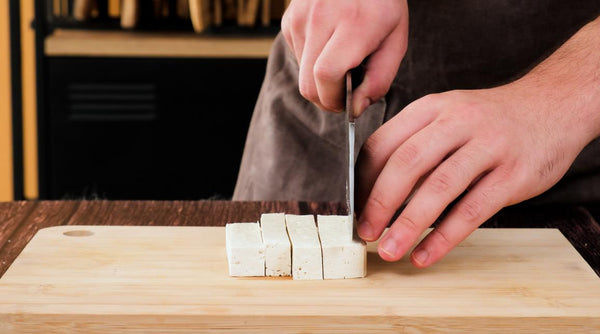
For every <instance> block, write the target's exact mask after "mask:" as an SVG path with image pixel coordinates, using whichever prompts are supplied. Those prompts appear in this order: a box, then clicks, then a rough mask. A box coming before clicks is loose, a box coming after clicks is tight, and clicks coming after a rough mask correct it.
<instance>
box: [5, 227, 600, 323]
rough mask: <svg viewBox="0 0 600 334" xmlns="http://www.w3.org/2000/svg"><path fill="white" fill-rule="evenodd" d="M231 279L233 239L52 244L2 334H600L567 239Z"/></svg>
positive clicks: (153, 235)
mask: <svg viewBox="0 0 600 334" xmlns="http://www.w3.org/2000/svg"><path fill="white" fill-rule="evenodd" d="M369 246H370V252H369V254H368V276H367V277H366V278H363V279H349V280H328V281H293V280H291V279H288V278H283V279H282V278H233V277H229V276H228V274H227V259H226V254H225V233H224V228H223V227H149V226H144V227H141V226H127V227H121V226H61V227H53V228H48V229H44V230H41V231H39V232H38V233H37V234H36V236H35V237H34V238H33V240H32V241H31V242H30V243H29V245H28V246H27V247H26V248H25V249H24V250H23V252H22V254H21V255H20V256H19V258H18V259H17V260H16V261H15V262H14V263H13V265H12V266H11V267H10V269H9V270H8V271H7V272H6V274H5V275H4V277H2V278H1V279H0V333H72V332H81V333H92V334H93V333H149V332H152V333H173V332H176V333H203V332H206V333H215V332H257V333H268V332H274V333H282V332H303V333H308V332H337V333H348V332H358V333H370V332H372V333H381V332H386V331H387V332H394V333H448V332H450V333H457V332H470V333H486V332H498V333H515V332H526V333H561V334H562V333H592V332H596V333H597V332H598V331H600V279H599V278H598V277H597V276H596V275H595V273H594V272H593V271H592V269H591V268H590V267H589V266H588V265H587V264H586V263H585V261H584V260H583V259H582V258H581V257H580V256H579V254H578V253H577V252H576V251H575V250H574V249H573V248H572V247H571V245H570V244H569V242H568V241H567V240H566V239H565V238H564V237H563V236H562V234H560V232H559V231H557V230H553V229H480V230H477V231H476V232H475V233H473V234H472V235H471V237H469V238H468V239H467V240H466V241H465V242H463V243H462V244H461V245H460V246H459V247H458V248H456V249H455V250H454V251H453V252H452V253H451V254H450V255H448V256H447V258H445V259H444V260H443V261H442V262H440V263H438V264H437V265H435V266H433V267H431V268H428V269H416V268H413V267H412V266H411V265H410V263H409V262H408V261H406V260H402V261H400V262H399V263H386V262H384V261H382V260H380V259H379V258H378V256H377V254H376V253H375V252H374V250H375V245H374V244H371V245H369Z"/></svg>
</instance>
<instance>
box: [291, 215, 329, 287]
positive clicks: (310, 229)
mask: <svg viewBox="0 0 600 334" xmlns="http://www.w3.org/2000/svg"><path fill="white" fill-rule="evenodd" d="M285 220H286V225H287V231H288V235H289V236H290V240H291V242H292V276H293V277H294V279H295V280H318V279H323V262H322V259H321V243H320V242H319V233H318V232H317V226H316V225H315V218H314V217H313V216H312V215H285Z"/></svg>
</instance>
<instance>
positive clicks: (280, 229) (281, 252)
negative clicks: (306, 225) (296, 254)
mask: <svg viewBox="0 0 600 334" xmlns="http://www.w3.org/2000/svg"><path fill="white" fill-rule="evenodd" d="M260 229H261V231H262V239H263V242H264V245H265V275H266V276H291V275H292V249H291V245H290V239H289V237H288V233H287V230H286V227H285V214H283V213H263V214H262V215H261V216H260Z"/></svg>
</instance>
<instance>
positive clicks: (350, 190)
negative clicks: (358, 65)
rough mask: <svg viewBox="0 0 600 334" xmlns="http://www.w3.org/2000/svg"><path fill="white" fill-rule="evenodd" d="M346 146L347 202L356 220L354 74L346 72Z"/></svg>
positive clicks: (349, 211)
mask: <svg viewBox="0 0 600 334" xmlns="http://www.w3.org/2000/svg"><path fill="white" fill-rule="evenodd" d="M345 112H346V123H347V130H346V147H347V148H348V156H347V160H348V164H347V166H348V168H347V173H346V204H347V205H348V216H349V218H350V219H351V220H352V221H354V136H355V134H354V116H353V114H352V74H351V72H350V71H348V73H346V108H345Z"/></svg>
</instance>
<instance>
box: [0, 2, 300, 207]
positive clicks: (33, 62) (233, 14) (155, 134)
mask: <svg viewBox="0 0 600 334" xmlns="http://www.w3.org/2000/svg"><path fill="white" fill-rule="evenodd" d="M287 1H288V0H21V1H18V0H8V1H1V2H0V201H9V200H20V199H74V198H88V199H89V198H103V199H157V200H162V199H164V200H173V199H183V200H185V199H205V198H221V199H228V198H229V197H230V196H231V195H232V194H233V188H234V185H235V180H236V178H237V172H238V168H239V163H240V160H241V155H242V150H243V145H244V141H245V137H246V131H247V128H248V125H249V122H250V117H251V115H252V110H253V107H254V103H255V101H256V98H257V97H258V92H259V89H260V86H261V84H262V80H263V77H264V72H265V67H266V59H267V56H268V53H269V49H270V46H271V44H272V41H273V38H274V37H275V35H276V34H277V32H278V31H279V28H280V21H281V15H282V13H283V11H284V9H285V7H286V6H287Z"/></svg>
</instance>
